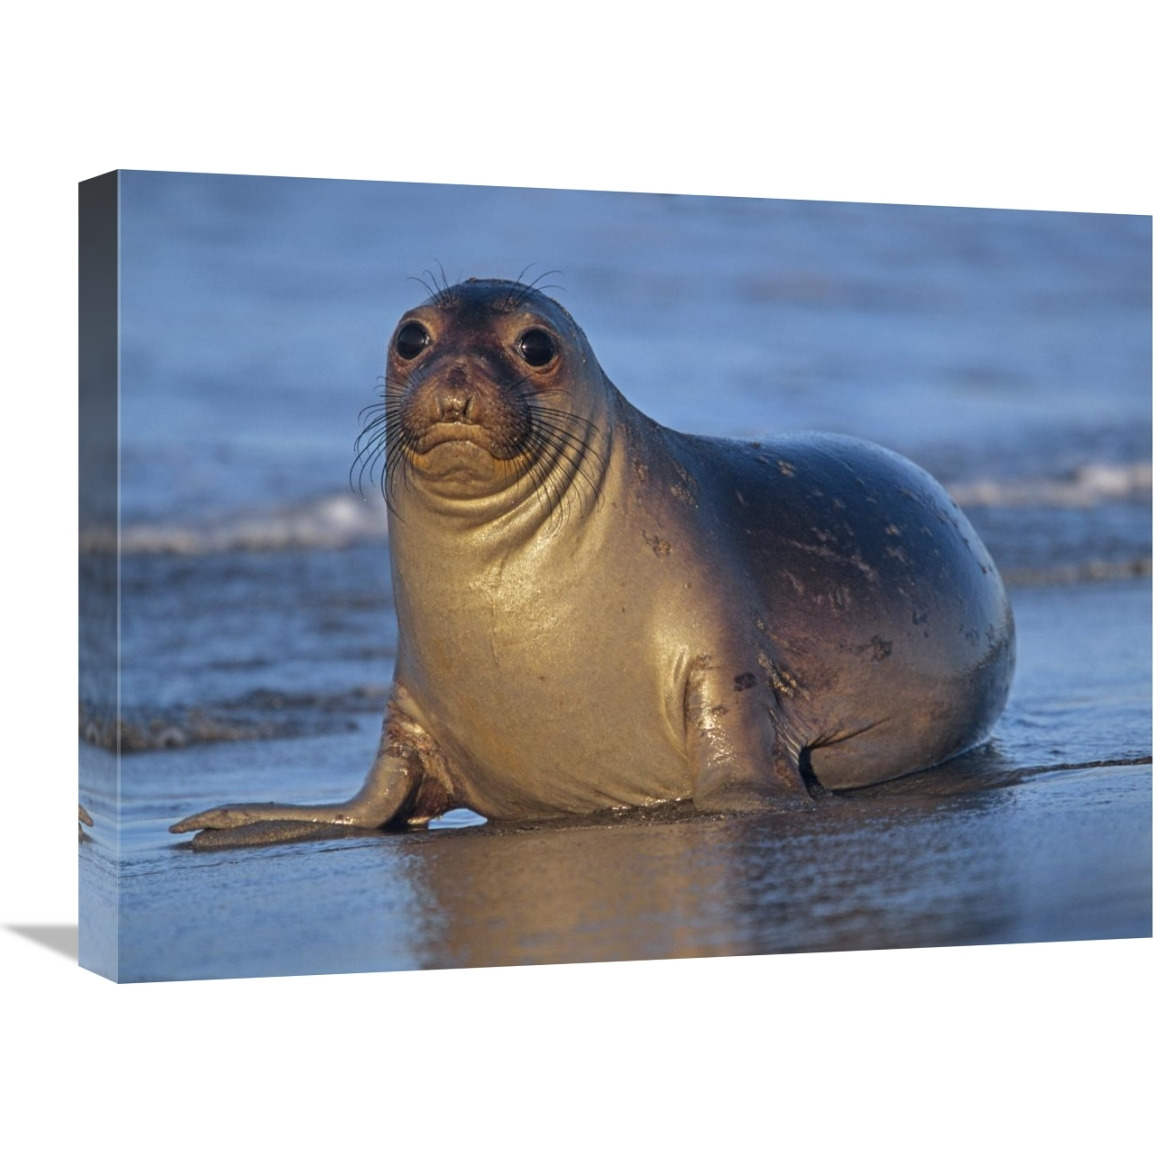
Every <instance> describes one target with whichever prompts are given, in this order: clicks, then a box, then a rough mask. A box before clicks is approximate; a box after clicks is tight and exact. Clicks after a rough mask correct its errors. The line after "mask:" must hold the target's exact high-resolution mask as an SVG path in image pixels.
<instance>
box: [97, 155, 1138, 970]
mask: <svg viewBox="0 0 1154 1154" xmlns="http://www.w3.org/2000/svg"><path fill="white" fill-rule="evenodd" d="M121 204H122V224H123V234H122V248H121V262H122V270H123V274H124V284H123V324H122V330H121V351H122V403H121V425H120V429H121V461H122V477H121V493H120V499H121V516H122V543H123V558H122V565H121V572H120V590H121V616H120V628H121V645H122V654H123V662H122V666H121V706H122V713H123V716H124V719H125V725H124V730H123V740H124V748H125V749H126V750H131V751H134V752H129V753H126V754H125V756H124V757H123V759H122V762H121V775H120V778H119V798H120V805H121V817H122V822H121V826H120V829H119V831H118V837H114V836H113V834H112V831H113V830H115V828H116V827H115V823H114V815H115V812H116V798H117V796H118V793H117V790H118V779H117V775H116V764H115V761H114V759H113V758H112V756H111V755H110V754H108V753H106V752H105V751H104V750H103V749H101V748H99V743H100V742H102V741H103V742H105V743H106V742H107V741H108V739H109V736H110V733H111V731H110V729H109V727H108V724H107V721H106V716H107V711H106V710H102V708H101V703H100V701H99V700H98V698H99V693H98V692H97V690H95V689H94V688H93V686H92V684H91V683H85V685H84V686H82V702H81V715H82V716H81V732H82V735H85V736H86V737H87V738H88V739H89V740H87V741H82V744H81V800H82V801H83V802H84V804H85V805H86V807H87V808H88V809H89V811H90V812H91V813H92V814H93V815H94V817H95V818H96V821H97V823H96V826H95V827H94V828H93V830H92V831H91V833H92V838H91V840H89V841H87V842H83V843H82V845H81V860H82V865H83V867H84V868H83V869H82V893H83V895H84V897H85V903H86V905H85V910H86V912H84V913H82V951H83V952H84V956H85V957H86V959H87V962H88V964H95V965H97V966H98V968H101V969H103V970H104V971H105V972H111V971H113V970H115V969H117V967H118V968H119V976H120V978H121V979H122V980H130V981H137V980H147V979H168V978H176V977H203V976H236V975H242V974H260V973H307V972H331V971H347V970H357V969H388V968H410V967H427V966H450V965H490V964H502V963H509V962H532V961H571V960H583V959H589V960H592V959H598V958H633V957H664V956H700V955H709V954H722V953H749V952H763V951H772V950H806V949H853V948H871V947H889V946H909V945H940V944H953V943H958V944H960V943H965V942H996V941H1029V940H1048V939H1062V938H1079V937H1111V936H1133V935H1142V934H1149V933H1150V794H1149V787H1150V770H1149V758H1150V750H1151V729H1150V701H1151V687H1150V647H1149V638H1150V627H1151V621H1150V604H1151V602H1150V582H1149V574H1150V555H1151V505H1150V457H1151V450H1150V427H1151V425H1150V415H1151V414H1150V367H1151V352H1150V220H1149V218H1137V217H1108V216H1095V215H1080V214H1052V213H1022V212H988V213H983V212H975V211H972V210H953V209H908V208H896V207H892V206H867V205H839V204H824V205H821V204H798V203H790V202H762V201H751V200H743V199H720V200H712V199H702V198H683V197H663V196H644V197H626V196H602V195H594V194H583V193H563V192H543V191H532V190H502V189H460V188H429V187H427V186H406V185H379V184H366V183H357V182H344V183H342V182H326V181H276V180H248V179H244V178H221V177H199V176H172V175H163V174H142V173H137V174H127V175H126V176H125V178H124V184H123V188H122V201H121ZM437 258H441V259H443V260H444V261H445V263H446V265H447V266H448V267H447V270H446V271H447V272H448V274H449V276H450V279H456V276H457V274H458V273H460V274H461V275H478V276H488V275H498V276H501V275H504V276H515V275H516V274H517V273H518V272H520V271H521V269H522V268H523V267H524V266H526V265H528V264H530V262H535V263H534V267H533V268H532V270H531V271H530V273H529V274H527V275H528V276H532V275H534V274H536V273H538V272H545V271H547V270H549V269H552V268H561V269H563V270H564V272H563V273H562V274H560V275H557V274H553V275H548V276H546V277H545V281H546V282H547V283H552V284H555V285H558V286H560V287H559V288H558V289H556V290H552V289H551V290H549V291H550V292H551V294H553V295H557V297H558V299H560V300H561V301H562V303H564V304H565V305H566V307H568V308H569V309H570V310H571V311H572V312H573V314H574V316H575V317H576V319H577V321H578V323H579V324H581V325H582V327H583V328H584V329H585V331H586V333H587V334H588V335H589V337H590V341H591V343H592V345H593V347H594V349H595V350H596V351H597V354H598V357H599V359H600V360H601V362H602V364H603V365H604V367H605V368H606V370H607V372H608V373H609V375H610V376H611V377H612V378H613V379H614V380H615V382H616V383H617V384H618V386H619V387H620V388H621V389H622V390H623V391H624V392H625V393H626V395H627V396H628V397H629V398H630V400H632V401H633V402H634V403H636V404H637V405H638V406H639V407H641V408H642V409H644V410H645V411H647V412H649V413H650V414H651V415H652V416H654V417H656V418H657V419H659V420H661V421H663V422H665V423H667V424H670V425H672V426H674V427H677V428H681V429H686V430H689V431H694V432H704V433H713V434H718V435H728V436H751V437H755V436H760V435H764V434H766V433H769V432H774V431H788V430H793V429H799V428H821V429H826V430H830V431H837V432H845V433H850V434H852V435H857V436H864V437H867V438H870V439H874V440H877V441H880V442H881V443H883V444H886V445H887V446H889V447H891V448H894V449H897V450H899V451H902V452H904V453H906V454H907V455H909V456H911V457H913V458H914V459H915V460H917V461H918V462H919V463H920V464H922V465H924V466H926V467H927V468H929V469H930V470H931V471H932V472H934V473H935V475H937V476H938V477H939V478H940V479H941V480H943V482H944V483H946V484H947V486H948V487H949V488H950V489H951V491H952V493H953V494H954V496H955V498H956V499H957V500H958V501H959V503H960V504H961V505H962V506H963V508H964V509H965V512H966V514H967V516H969V518H970V519H971V521H972V522H973V523H974V525H975V527H976V528H977V529H978V531H979V533H980V534H981V536H982V538H983V540H984V541H985V542H986V544H987V546H988V547H989V549H990V551H991V554H992V555H993V557H994V559H995V561H996V562H997V563H998V565H999V568H1000V569H1001V571H1002V572H1003V574H1004V576H1005V577H1006V579H1007V583H1008V585H1009V586H1010V593H1011V598H1012V601H1013V605H1014V611H1015V615H1016V618H1017V623H1018V635H1019V661H1018V673H1017V677H1016V681H1015V685H1014V690H1013V693H1012V696H1011V700H1010V703H1009V706H1008V708H1007V711H1006V713H1005V715H1004V717H1003V719H1002V720H1001V722H1000V723H999V725H998V728H997V730H996V732H995V736H994V742H993V744H992V745H991V746H989V747H987V748H986V749H984V750H982V751H979V752H978V753H975V754H972V755H970V756H969V757H968V758H966V759H963V760H961V761H959V762H957V763H955V764H953V765H951V766H950V767H947V768H945V769H942V770H937V771H934V772H933V773H930V774H924V775H919V776H916V777H914V778H910V779H906V780H905V781H902V782H899V783H894V784H893V785H890V786H887V787H879V788H877V789H875V790H871V791H867V792H864V793H859V794H857V795H853V796H852V797H847V798H844V799H830V800H827V801H824V802H823V803H822V804H821V805H820V806H819V809H818V811H817V812H816V813H813V814H808V815H805V816H803V817H786V816H770V817H759V818H741V819H735V818H730V819H723V820H715V819H706V818H701V817H698V816H694V815H693V814H692V813H688V814H687V813H685V812H683V811H680V810H663V811H661V812H659V813H657V814H653V815H632V816H628V817H625V818H614V819H606V820H604V821H599V822H584V823H562V824H560V825H558V824H543V825H540V826H539V827H535V828H521V827H517V828H508V827H503V828H498V827H496V826H494V825H477V824H475V823H474V819H471V818H470V817H469V815H467V814H457V815H451V816H450V817H449V819H448V820H447V821H445V822H442V823H440V825H441V826H442V828H440V829H436V830H433V831H430V832H427V833H404V834H389V835H381V836H376V837H370V838H364V837H359V838H355V839H351V840H339V841H331V842H309V843H302V844H294V845H283V846H278V847H272V848H266V849H257V850H251V849H250V850H244V851H237V850H234V851H220V852H216V853H208V854H200V853H191V852H187V851H183V850H180V849H178V848H174V847H175V846H178V845H179V844H180V843H181V842H182V840H185V839H179V838H173V837H172V836H170V835H168V834H167V833H166V832H165V831H166V827H167V825H168V824H169V823H170V822H171V821H172V820H174V819H175V818H177V817H179V816H183V815H185V814H187V813H189V812H192V811H194V810H196V809H199V808H203V807H204V806H206V805H209V804H214V803H219V802H222V801H225V800H235V799H241V798H252V799H261V798H277V799H278V800H295V801H310V800H332V799H336V798H340V797H343V796H348V794H350V793H351V792H352V791H353V790H355V789H356V788H357V787H358V786H359V784H360V781H361V779H362V777H363V774H364V772H365V769H366V768H367V766H368V764H369V762H370V760H371V757H372V753H373V751H374V749H375V745H376V739H377V730H378V727H379V718H380V711H381V707H382V705H383V701H384V696H385V693H386V691H387V686H388V683H389V679H390V676H391V671H392V662H393V658H394V655H395V652H396V640H397V638H396V623H395V619H394V617H393V614H392V590H391V587H390V581H389V575H388V560H387V541H386V534H385V527H384V511H383V506H382V504H381V502H380V498H379V495H373V494H372V493H371V492H369V493H368V494H367V495H365V496H364V497H363V498H362V497H361V496H358V495H355V494H353V493H352V492H350V490H349V487H348V484H347V474H348V468H349V464H350V461H351V456H352V453H351V445H352V440H353V438H354V436H355V434H356V432H357V427H358V426H357V412H358V410H359V409H360V408H361V406H363V405H364V404H367V403H368V402H369V401H371V400H372V399H373V398H374V390H375V389H376V388H377V387H378V377H379V373H380V371H381V367H380V366H381V363H382V361H383V351H384V347H385V343H386V341H387V339H388V335H389V333H390V331H391V329H392V326H393V324H394V323H395V320H396V318H397V317H398V316H399V315H400V313H401V312H402V311H403V310H404V309H405V308H407V307H409V306H410V305H412V304H414V303H416V302H417V301H418V300H419V299H421V298H422V296H423V295H424V290H423V289H422V288H421V286H419V285H416V284H414V283H412V282H411V281H407V280H406V276H408V275H409V274H413V273H415V274H420V273H421V271H422V270H423V269H425V268H430V267H433V265H434V262H435V261H436V259H437ZM438 275H439V273H438ZM82 508H83V502H82ZM83 529H84V526H83V525H82V532H83ZM85 566H88V570H87V571H88V572H91V573H94V574H97V575H98V576H99V577H100V580H102V581H104V582H105V583H106V588H109V589H111V588H114V585H113V583H112V579H111V578H110V577H109V574H108V573H107V572H104V571H103V570H101V569H100V566H99V558H98V556H97V555H95V554H89V555H87V557H83V558H82V571H85ZM117 877H119V880H120V904H119V916H120V921H119V940H117V939H116V936H115V935H114V934H113V933H112V932H111V930H110V928H109V927H110V926H112V925H113V924H114V921H113V919H112V911H113V910H114V909H115V904H116V888H115V884H114V883H115V880H116V878H117ZM102 914H106V915H107V918H106V919H105V922H104V923H103V924H101V915H102ZM118 951H119V960H118V961H117V954H118Z"/></svg>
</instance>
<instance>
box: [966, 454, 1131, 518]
mask: <svg viewBox="0 0 1154 1154" xmlns="http://www.w3.org/2000/svg"><path fill="white" fill-rule="evenodd" d="M1150 482H1151V465H1150V462H1149V461H1134V462H1131V463H1129V464H1123V465H1118V464H1108V463H1095V464H1089V465H1082V466H1080V467H1079V468H1077V469H1075V470H1073V471H1072V472H1071V473H1069V474H1068V475H1066V476H1064V477H1021V478H1012V479H1004V480H1003V479H994V478H983V479H979V480H975V481H962V482H957V483H955V484H951V485H948V486H947V489H948V491H949V494H950V496H951V497H953V499H954V500H955V501H957V503H958V504H959V505H961V506H963V507H965V506H967V505H969V506H984V507H986V508H1014V507H1018V508H1021V507H1025V506H1031V507H1034V508H1051V509H1089V508H1093V507H1094V506H1095V505H1103V504H1107V503H1110V502H1113V501H1142V500H1145V501H1149V500H1150Z"/></svg>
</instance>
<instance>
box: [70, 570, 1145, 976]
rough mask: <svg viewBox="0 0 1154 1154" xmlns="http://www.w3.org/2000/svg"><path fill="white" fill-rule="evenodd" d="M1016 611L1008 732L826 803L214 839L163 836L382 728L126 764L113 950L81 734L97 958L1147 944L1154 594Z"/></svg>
mask: <svg viewBox="0 0 1154 1154" xmlns="http://www.w3.org/2000/svg"><path fill="white" fill-rule="evenodd" d="M1013 601H1014V606H1015V613H1016V616H1017V622H1018V631H1019V666H1018V674H1017V678H1016V681H1015V689H1014V692H1013V694H1012V697H1011V700H1010V704H1009V706H1008V708H1007V711H1006V714H1005V715H1004V717H1003V718H1002V720H1001V722H1000V723H999V726H998V728H997V730H996V732H995V737H994V740H993V742H991V743H990V744H989V745H988V746H986V747H984V748H983V749H981V750H979V751H976V752H974V753H972V754H970V755H967V756H966V757H964V758H961V759H958V760H957V761H955V762H953V763H951V764H950V765H949V766H946V767H942V768H939V769H937V770H934V771H930V772H928V773H925V774H920V775H916V776H914V777H911V778H907V779H904V780H902V781H900V782H895V783H891V784H889V785H886V786H880V787H875V788H873V789H870V790H866V791H859V792H858V793H856V794H853V795H846V796H843V797H831V798H829V799H826V800H823V801H822V802H821V803H820V804H819V805H818V808H817V809H816V811H814V812H811V813H807V814H801V815H795V814H790V815H765V816H756V817H724V818H716V817H703V816H700V815H697V814H695V813H694V812H693V811H692V808H691V807H664V808H662V809H659V810H655V811H652V812H648V813H635V814H626V815H612V816H607V817H603V818H598V819H585V820H580V821H567V822H538V823H531V824H512V825H497V824H495V823H489V824H486V825H470V826H465V827H462V828H452V827H451V826H450V828H440V829H436V830H430V831H426V832H406V833H389V834H374V835H370V836H355V837H350V838H345V839H338V840H325V841H306V842H300V843H293V844H285V845H278V846H272V847H266V848H257V849H232V850H220V851H213V852H204V853H201V852H192V851H190V850H189V849H188V839H186V838H175V837H172V836H171V835H169V834H168V833H167V832H166V828H167V826H168V824H169V823H170V822H171V821H173V820H174V819H175V818H177V817H179V816H182V815H184V814H186V813H188V812H191V811H193V810H195V809H198V808H201V807H202V806H204V805H208V804H213V803H219V802H221V801H225V800H239V799H245V798H247V799H252V800H261V799H271V798H276V799H278V800H289V799H291V800H297V801H310V800H323V799H333V798H338V797H342V796H347V795H348V794H349V793H351V792H352V791H353V790H354V789H355V788H356V787H357V786H358V785H359V783H360V781H361V778H362V776H363V773H364V770H365V767H366V766H367V765H368V764H369V760H370V758H371V756H372V751H373V748H374V746H375V741H376V733H377V726H378V719H377V718H376V717H375V716H374V715H372V714H370V713H363V714H358V715H355V716H354V717H353V719H352V721H351V724H352V725H353V728H352V729H351V730H349V731H346V732H340V733H335V734H334V733H326V734H320V735H317V736H309V737H303V738H298V739H296V740H289V739H285V740H273V741H241V742H230V743H216V744H201V745H190V746H189V747H188V748H185V749H177V750H163V751H154V752H143V753H137V754H133V755H131V756H126V757H124V758H123V761H122V782H121V790H122V796H123V799H124V802H123V805H124V810H123V818H124V820H123V823H122V828H121V833H120V838H121V842H120V858H121V865H120V886H121V892H120V904H119V917H120V922H119V927H120V935H119V942H117V941H115V940H114V939H113V937H112V936H111V934H110V928H111V927H112V926H113V925H114V924H115V921H114V916H113V911H114V898H115V891H114V888H113V886H112V879H113V876H114V873H115V867H114V865H113V861H114V857H115V855H114V853H113V847H112V846H110V845H109V843H108V841H107V837H108V831H109V830H110V829H111V828H112V825H111V822H110V820H109V818H110V800H111V796H112V795H111V790H112V783H113V781H114V774H113V767H114V761H113V758H112V756H111V755H110V754H108V753H105V752H103V751H100V750H98V749H95V748H93V747H91V746H84V747H82V752H81V761H82V789H81V800H82V801H83V802H84V804H85V805H86V807H87V808H88V810H89V812H91V813H92V814H93V816H94V817H95V819H96V825H95V826H94V827H93V829H92V830H90V831H88V832H89V833H90V834H91V837H92V840H91V841H88V842H86V843H84V844H83V845H82V846H81V850H80V852H81V855H82V859H84V858H85V857H86V858H87V861H86V862H85V865H86V868H85V869H83V870H82V889H83V890H84V892H83V893H82V903H81V908H82V911H87V912H88V917H89V918H90V919H91V920H90V921H88V922H87V923H82V927H81V942H82V945H81V949H82V960H83V961H84V963H85V964H87V965H90V966H93V967H94V968H97V969H100V970H102V971H103V972H105V973H110V974H111V973H113V972H114V973H115V974H116V976H118V978H119V980H121V981H150V980H170V979H179V978H206V977H239V976H250V975H279V974H305V973H337V972H351V971H364V970H396V969H415V968H439V967H453V966H492V965H509V964H521V963H546V962H562V961H602V960H611V959H640V958H663V957H709V956H720V955H729V954H754V953H774V952H796V951H807V950H855V949H884V948H896V947H911V946H942V945H965V944H979V943H999V942H1032V941H1060V940H1078V939H1092V938H1124V937H1141V936H1149V935H1150V933H1151V900H1150V896H1151V826H1150V818H1151V796H1150V764H1149V762H1150V708H1149V703H1150V696H1151V686H1150V662H1149V647H1148V639H1149V636H1150V583H1149V581H1148V580H1145V579H1139V580H1131V581H1124V582H1101V583H1088V584H1079V585H1069V586H1064V585H1057V586H1052V587H1040V588H1024V589H1016V590H1014V591H1013ZM102 818H103V819H104V820H102ZM82 916H83V915H82ZM100 922H103V924H104V927H105V928H104V929H103V930H102V929H101V927H100V925H99V924H98V923H100Z"/></svg>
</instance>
